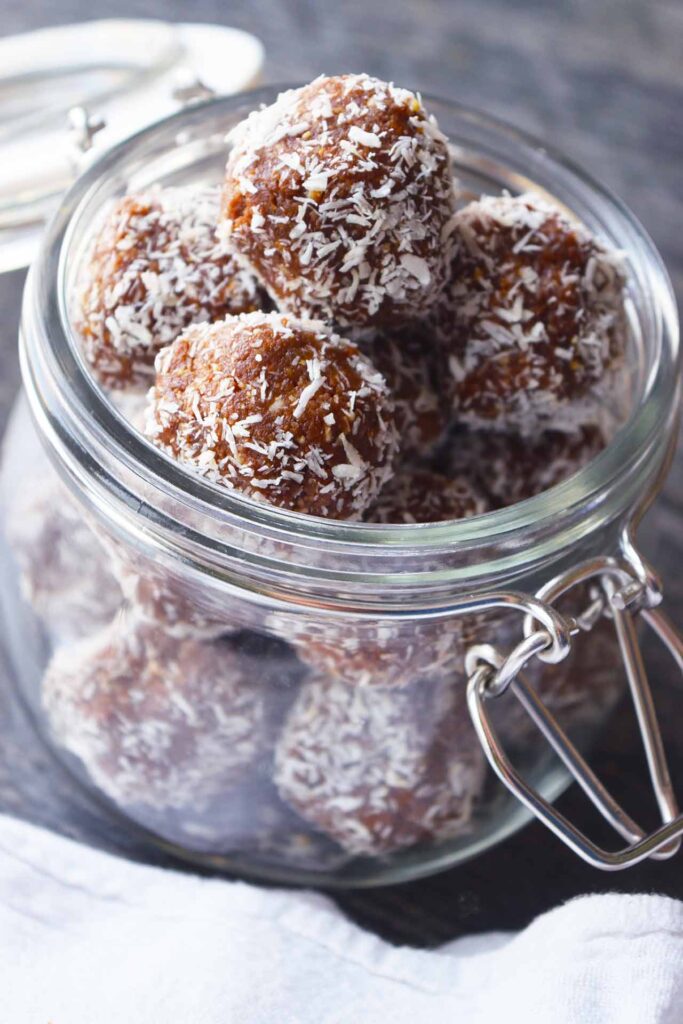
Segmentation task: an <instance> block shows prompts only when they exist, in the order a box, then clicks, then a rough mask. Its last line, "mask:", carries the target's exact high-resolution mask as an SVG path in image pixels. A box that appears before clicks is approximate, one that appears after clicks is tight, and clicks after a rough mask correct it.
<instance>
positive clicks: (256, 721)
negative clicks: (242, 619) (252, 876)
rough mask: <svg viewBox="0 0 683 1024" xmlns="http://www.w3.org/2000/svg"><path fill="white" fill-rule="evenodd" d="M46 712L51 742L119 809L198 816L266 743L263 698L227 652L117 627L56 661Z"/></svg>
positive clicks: (46, 690)
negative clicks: (192, 812)
mask: <svg viewBox="0 0 683 1024" xmlns="http://www.w3.org/2000/svg"><path fill="white" fill-rule="evenodd" d="M43 704H44V707H45V710H46V712H47V714H48V717H49V720H50V724H51V728H52V732H53V735H54V737H55V739H56V741H57V742H58V743H59V744H60V745H62V746H63V747H65V748H66V749H68V750H69V751H70V752H71V753H72V754H74V755H75V756H76V757H78V758H80V760H81V761H82V763H83V765H84V767H85V768H86V770H87V772H88V774H89V775H90V776H91V777H92V779H93V781H94V782H95V783H96V784H97V786H98V787H99V788H100V789H101V790H102V791H103V792H104V793H106V794H107V795H108V796H109V797H110V798H111V799H112V800H114V801H115V802H116V803H117V804H120V805H122V806H131V807H149V808H150V809H152V810H157V811H158V810H162V809H166V808H184V807H192V808H195V809H196V808H199V807H201V806H202V805H203V804H205V803H206V802H207V801H208V800H210V799H211V798H212V797H214V796H217V795H219V794H221V793H222V792H223V791H224V790H225V789H226V788H229V787H230V786H232V785H234V784H235V783H236V782H238V781H239V779H240V778H241V777H242V775H243V773H244V772H245V770H246V769H247V767H248V766H249V765H250V764H251V763H252V762H254V760H255V759H256V758H257V757H258V755H259V752H260V750H261V749H262V744H263V741H264V731H265V725H264V721H265V712H264V701H263V691H262V688H260V687H259V684H258V680H257V679H255V677H254V675H253V671H252V670H251V668H250V666H249V664H247V665H245V664H244V663H243V662H242V660H241V659H240V657H239V655H238V654H237V653H236V652H235V651H233V650H231V648H230V647H229V646H228V645H227V644H223V643H214V644H209V643H204V642H200V641H196V640H191V639H190V640H178V639H177V638H173V637H170V636H168V635H166V634H164V633H162V632H161V631H160V630H158V629H149V628H147V627H141V626H140V625H133V626H132V627H131V625H125V624H123V623H119V622H115V623H114V624H113V625H112V626H110V627H109V628H108V629H106V630H104V631H103V632H101V633H99V634H98V635H97V636H96V637H93V638H90V639H89V640H87V641H84V642H82V643H80V644H78V645H76V646H74V647H67V648H61V649H60V650H59V651H57V653H56V654H55V655H54V657H53V659H52V662H51V663H50V665H49V666H48V668H47V671H46V674H45V677H44V680H43Z"/></svg>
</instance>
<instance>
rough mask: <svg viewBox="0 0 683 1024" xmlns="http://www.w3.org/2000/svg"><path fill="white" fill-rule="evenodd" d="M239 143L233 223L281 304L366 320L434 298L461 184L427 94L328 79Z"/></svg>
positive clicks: (230, 209)
mask: <svg viewBox="0 0 683 1024" xmlns="http://www.w3.org/2000/svg"><path fill="white" fill-rule="evenodd" d="M232 141H233V150H232V152H231V154H230V157H229V160H228V166H227V172H226V181H225V189H224V198H223V207H222V215H223V230H224V231H225V234H226V235H227V236H229V237H230V239H231V241H232V243H233V244H234V246H235V248H236V249H237V250H238V251H239V252H240V253H241V255H242V257H243V260H244V263H245V266H247V267H249V268H250V269H251V270H252V271H253V272H254V273H255V274H256V275H257V277H258V278H259V279H260V280H261V281H262V282H263V284H264V286H265V287H266V288H267V290H268V291H269V293H270V295H271V297H272V298H273V299H274V301H275V302H276V303H277V305H278V306H279V307H280V308H281V309H285V310H288V311H290V312H293V313H297V314H303V315H307V316H315V317H318V318H320V319H322V320H326V321H330V322H334V323H336V324H340V325H342V326H359V327H366V326H368V325H370V324H374V325H381V324H385V325H386V324H392V323H400V322H402V321H404V320H405V319H406V318H407V317H413V316H415V315H419V313H420V311H424V310H427V309H428V308H429V307H430V306H431V305H432V303H433V302H435V300H436V298H437V295H438V293H439V290H440V289H441V287H442V285H443V283H444V280H445V277H446V271H447V266H448V254H449V232H450V229H451V220H452V215H453V209H454V188H453V178H452V173H451V160H450V155H449V151H448V146H447V141H446V138H445V136H444V135H443V134H442V133H441V132H440V131H439V129H438V126H437V124H436V121H435V120H434V118H433V117H430V116H429V115H428V114H427V112H426V111H425V109H424V107H423V105H422V102H421V100H420V99H419V98H418V97H417V96H415V95H414V94H413V93H411V92H408V91H407V90H405V89H397V88H396V87H395V86H393V85H390V84H388V83H386V82H380V81H377V79H374V78H370V77H368V75H342V76H339V77H333V78H324V77H323V78H318V79H316V80H315V81H314V82H312V83H311V84H310V85H307V86H305V87H304V88H302V89H296V90H290V91H289V92H285V93H282V94H281V95H280V96H279V98H278V99H277V101H276V102H275V103H274V104H273V105H272V106H270V107H266V108H265V109H262V110H259V111H254V112H253V113H252V114H251V115H250V116H249V117H248V118H247V119H246V120H245V121H244V122H243V123H242V124H241V125H240V126H238V128H237V129H236V131H235V132H234V134H233V137H232Z"/></svg>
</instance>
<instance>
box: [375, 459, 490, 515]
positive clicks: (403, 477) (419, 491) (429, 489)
mask: <svg viewBox="0 0 683 1024" xmlns="http://www.w3.org/2000/svg"><path fill="white" fill-rule="evenodd" d="M490 508H491V505H490V503H489V502H488V501H487V500H486V498H485V496H484V494H483V493H482V492H481V491H480V490H479V488H478V487H477V486H476V484H475V483H473V482H472V481H471V479H470V478H469V476H468V475H467V474H465V473H462V474H460V475H457V476H451V477H448V476H443V475H442V474H441V473H435V472H433V471H432V470H429V469H420V468H419V467H416V466H404V467H402V468H401V469H399V470H398V471H397V473H396V475H395V476H394V477H393V478H392V479H391V480H390V481H389V483H387V484H386V485H385V486H384V487H383V488H382V491H381V492H380V495H379V497H378V498H377V500H376V501H375V503H374V505H373V506H372V508H371V509H370V510H369V511H368V513H367V514H366V516H365V521H366V522H368V523H436V522H440V521H443V520H447V519H467V518H469V517H470V516H478V515H481V514H482V513H483V512H487V511H489V509H490Z"/></svg>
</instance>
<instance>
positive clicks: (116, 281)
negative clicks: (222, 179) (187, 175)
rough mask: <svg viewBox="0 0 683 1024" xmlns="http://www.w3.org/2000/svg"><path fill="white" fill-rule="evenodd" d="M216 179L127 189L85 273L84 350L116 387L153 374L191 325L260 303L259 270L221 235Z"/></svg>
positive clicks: (80, 316) (81, 299)
mask: <svg viewBox="0 0 683 1024" xmlns="http://www.w3.org/2000/svg"><path fill="white" fill-rule="evenodd" d="M218 210H219V192H218V190H217V189H216V188H195V187H186V188H163V189H162V188H160V189H156V190H152V191H150V192H149V193H145V194H140V195H132V196H124V198H122V199H120V200H119V201H118V202H117V203H116V205H115V206H114V208H113V209H112V210H111V212H110V213H109V215H108V217H107V218H106V220H105V221H104V224H103V225H102V227H101V228H100V231H99V233H98V235H97V237H96V238H95V241H94V244H93V248H92V251H91V252H90V253H89V255H88V258H87V260H86V261H85V263H84V267H83V269H82V272H81V280H80V282H79V287H78V290H77V295H76V300H75V309H74V319H75V326H76V329H77V331H78V334H79V335H80V338H81V343H82V346H83V352H84V355H85V357H86V359H87V361H88V363H89V364H90V366H91V367H92V369H93V370H94V371H95V374H96V375H97V377H98V379H99V380H100V381H101V382H102V383H104V384H106V385H108V386H110V387H113V388H121V387H127V386H128V385H129V384H131V383H136V382H137V383H139V382H144V381H149V380H150V379H151V377H152V366H153V363H154V357H155V356H156V354H157V352H158V351H159V349H160V348H162V347H163V346H164V345H169V344H170V343H171V342H172V341H173V340H174V339H175V338H176V337H177V336H178V334H180V332H181V331H182V330H184V329H185V328H186V327H188V326H189V325H190V324H194V323H200V322H202V321H204V320H219V319H221V318H222V317H224V316H226V314H228V313H242V312H246V311H247V310H251V309H259V308H260V307H261V304H262V298H261V295H260V293H259V289H258V287H257V284H256V282H255V280H254V278H253V277H252V276H251V275H250V274H248V273H247V272H246V271H244V270H243V269H241V268H240V267H238V266H237V264H236V263H235V261H234V258H233V257H232V255H230V253H229V251H227V249H226V246H225V244H224V243H222V242H219V240H218V237H217V234H216V225H217V221H218Z"/></svg>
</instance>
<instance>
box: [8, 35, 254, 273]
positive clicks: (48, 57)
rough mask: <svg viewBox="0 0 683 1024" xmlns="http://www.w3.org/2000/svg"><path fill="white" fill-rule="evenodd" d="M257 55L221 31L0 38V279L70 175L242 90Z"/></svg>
mask: <svg viewBox="0 0 683 1024" xmlns="http://www.w3.org/2000/svg"><path fill="white" fill-rule="evenodd" d="M262 63H263V48H262V46H261V44H260V42H259V41H258V40H257V39H256V38H255V37H253V36H251V35H248V34H247V33H245V32H241V31H238V30H236V29H231V28H225V27H224V26H221V25H199V24H190V23H182V24H177V25H171V24H167V23H165V22H162V21H151V20H124V19H110V20H104V21H92V22H87V23H83V24H75V25H66V26H63V27H61V28H51V29H42V30H39V31H37V32H29V33H26V34H24V35H18V36H9V37H7V38H5V39H1V40H0V69H2V70H1V71H0V111H2V113H0V153H1V154H2V159H0V273H5V272H7V271H10V270H15V269H17V268H19V267H23V266H27V265H28V264H29V263H30V262H31V260H32V259H33V255H34V253H35V252H36V250H37V247H38V243H39V241H40V239H41V237H42V233H43V227H44V224H45V222H46V220H47V219H48V218H49V217H50V216H51V214H52V213H53V212H54V211H55V209H56V208H57V206H58V204H59V201H60V199H61V197H62V195H63V194H64V192H65V191H66V189H67V188H69V186H70V185H72V184H73V182H74V181H75V180H76V178H77V177H78V176H79V174H80V173H81V172H82V171H83V170H84V169H85V168H86V167H87V166H89V164H90V163H91V162H92V160H93V159H94V158H95V157H98V156H100V155H101V154H102V153H103V152H104V151H105V150H107V149H109V148H110V147H111V146H113V145H115V144H116V143H119V142H121V141H122V140H123V139H125V138H128V137H129V136H131V135H133V134H135V132H137V131H139V130H140V129H142V128H144V127H146V126H147V125H149V124H151V123H152V122H153V121H156V120H158V119H159V118H161V117H164V116H165V115H167V114H171V113H173V112H174V111H177V110H179V109H181V108H182V107H184V106H187V105H188V104H191V103H193V102H195V101H196V100H198V99H206V98H207V97H208V96H212V95H215V94H228V93H233V92H238V91H240V90H242V89H245V88H248V87H249V86H250V85H253V84H255V83H256V81H257V80H258V76H259V73H260V70H261V66H262Z"/></svg>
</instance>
